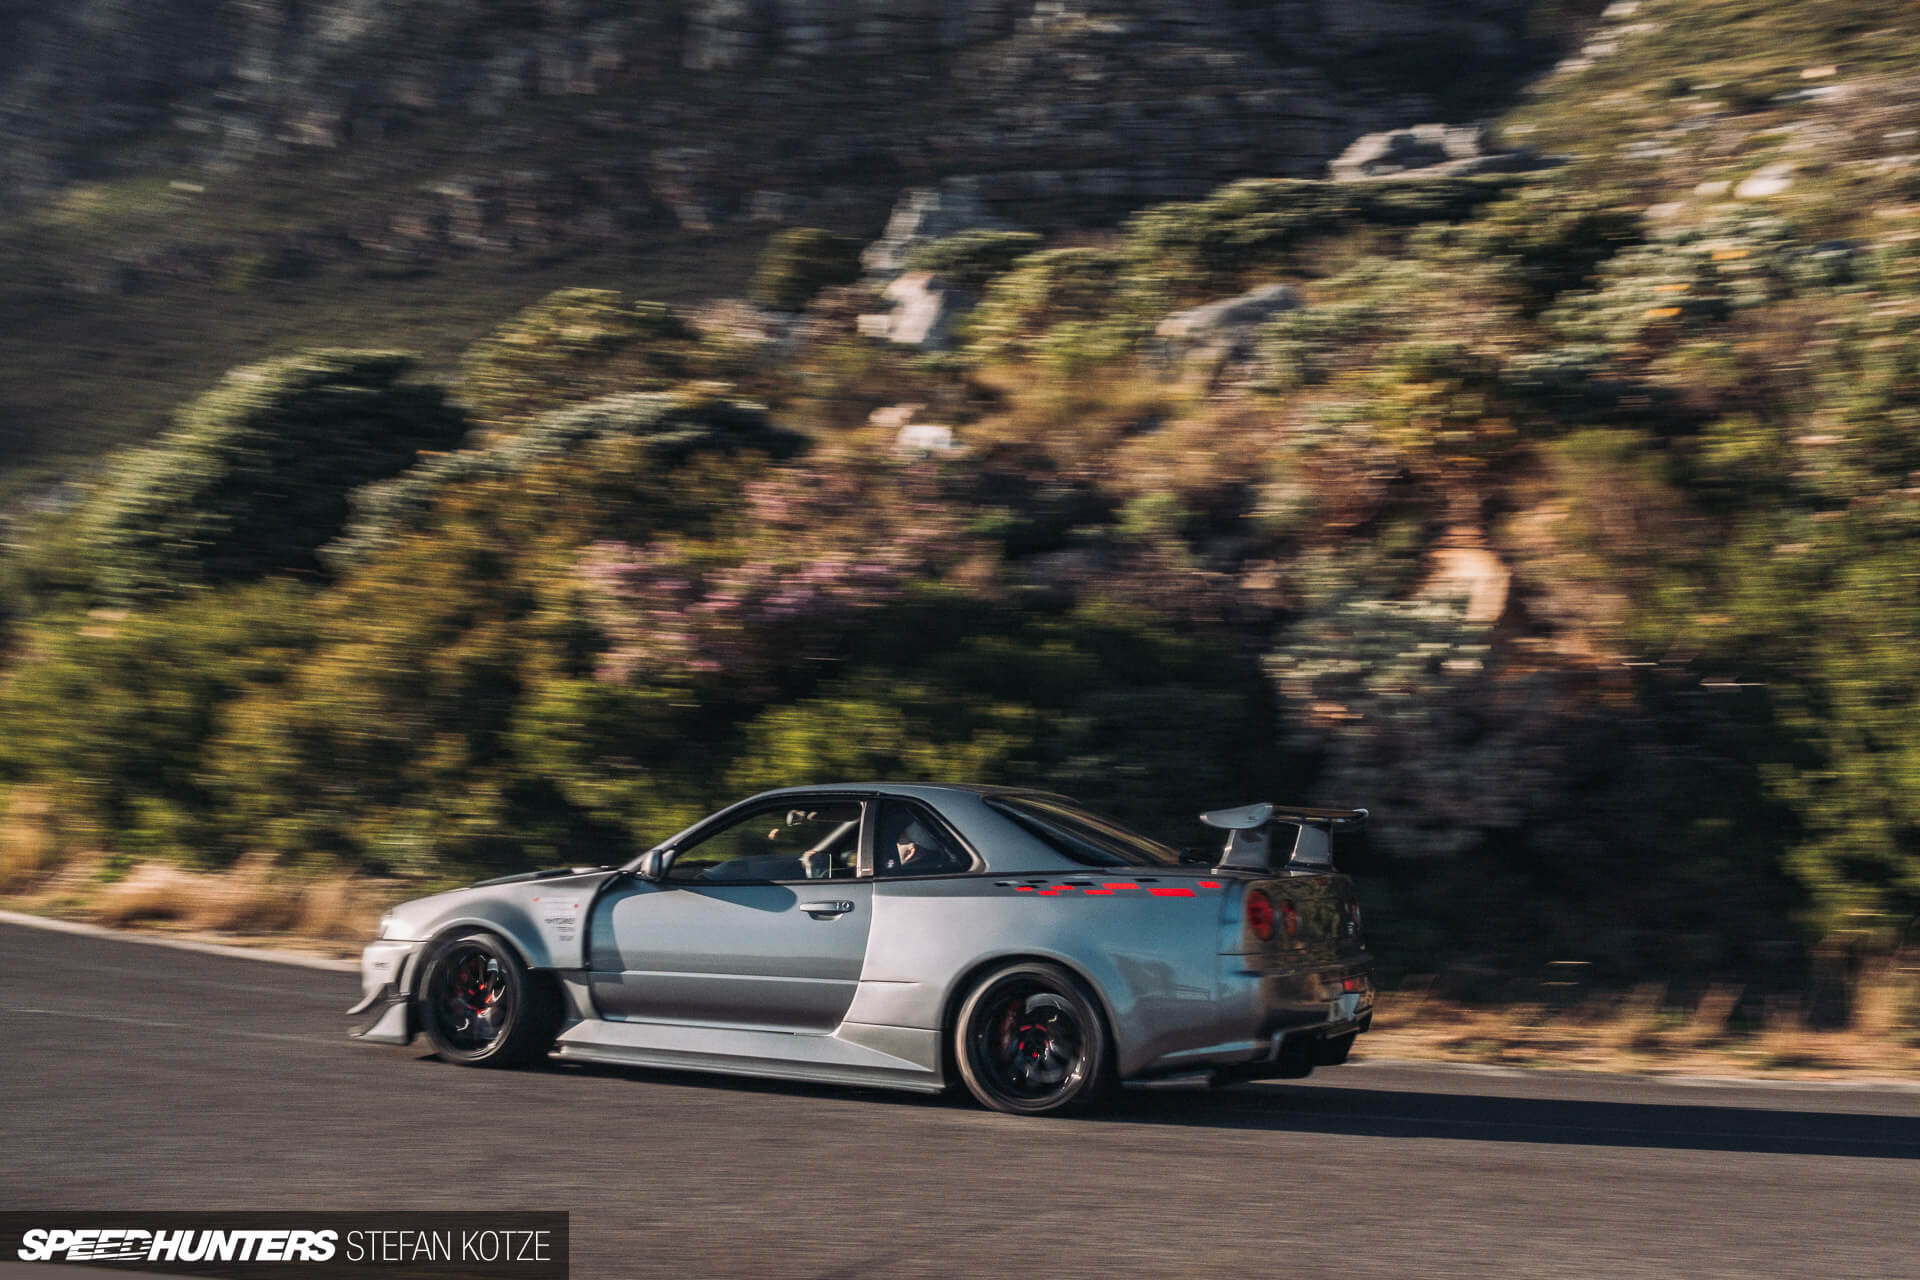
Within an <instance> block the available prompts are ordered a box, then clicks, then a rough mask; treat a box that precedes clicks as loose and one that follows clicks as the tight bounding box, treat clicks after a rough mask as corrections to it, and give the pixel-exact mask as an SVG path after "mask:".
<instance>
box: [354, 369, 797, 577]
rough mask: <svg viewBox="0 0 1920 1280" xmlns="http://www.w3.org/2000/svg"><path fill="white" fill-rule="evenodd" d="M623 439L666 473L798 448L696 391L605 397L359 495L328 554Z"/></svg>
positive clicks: (755, 413)
mask: <svg viewBox="0 0 1920 1280" xmlns="http://www.w3.org/2000/svg"><path fill="white" fill-rule="evenodd" d="M621 437H625V438H631V439H634V440H637V441H641V442H643V443H644V449H645V453H646V457H647V461H648V462H649V464H650V465H651V467H652V468H653V469H656V470H657V471H659V472H661V473H665V472H668V471H671V470H672V469H673V468H674V467H675V466H677V465H679V464H680V463H682V462H684V461H686V460H687V459H689V458H691V457H693V456H694V455H696V454H702V453H720V454H730V453H740V452H747V451H752V452H760V453H766V454H770V455H772V456H775V457H789V456H791V455H792V454H794V453H795V452H797V451H798V449H799V447H800V445H801V440H800V438H799V437H797V436H795V435H793V434H792V433H791V432H787V431H783V430H781V429H779V428H777V427H774V426H773V425H771V424H770V423H769V422H768V421H767V419H766V415H765V414H764V412H763V411H762V410H761V409H760V408H759V407H758V406H757V405H747V404H742V403H739V402H737V401H731V400H726V399H721V398H716V397H714V396H712V395H708V394H704V393H701V392H699V391H697V390H696V391H692V392H686V393H680V394H668V393H664V392H655V393H649V394H631V395H616V396H608V397H606V398H605V399H602V400H596V401H593V402H591V403H588V404H584V405H580V406H578V407H575V408H571V409H561V410H557V411H555V412H553V413H550V414H547V415H545V416H544V417H541V418H539V419H536V420H535V421H534V422H533V424H532V425H531V426H529V427H527V428H526V429H525V430H523V431H521V432H520V433H519V434H518V435H515V436H512V437H509V438H507V439H505V440H502V441H500V442H498V443H495V444H491V445H488V446H486V447H484V448H480V449H463V450H460V451H458V452H455V453H448V454H445V455H442V456H440V457H435V458H429V459H428V460H427V461H425V462H422V463H420V464H419V465H418V466H415V467H414V468H412V469H411V470H409V471H407V472H406V473H404V474H402V475H399V476H395V477H393V478H392V479H390V480H384V481H381V482H379V483H377V484H371V485H367V486H366V487H364V488H362V489H360V490H357V491H356V492H355V493H354V494H353V495H352V507H353V516H352V519H351V520H350V521H349V522H347V524H346V526H345V528H344V529H343V530H342V531H341V534H340V537H339V538H338V539H337V540H335V541H334V542H332V543H330V544H329V545H328V546H327V547H326V548H325V550H324V552H323V554H324V557H325V559H326V561H327V563H328V564H329V565H330V566H332V567H333V568H335V569H339V570H344V569H347V568H349V567H351V566H354V565H357V564H360V563H362V562H364V561H366V560H367V559H368V558H369V557H371V556H373V555H374V554H375V553H377V552H378V551H380V550H381V549H383V548H385V547H388V546H391V545H393V544H394V543H395V542H396V541H397V540H398V539H400V538H401V537H403V536H404V535H406V534H408V533H417V532H420V531H423V530H425V529H426V528H428V527H429V525H430V524H431V522H432V517H433V513H434V510H435V507H436V504H437V503H439V502H440V501H441V500H442V499H443V498H444V497H446V496H447V495H449V494H451V493H454V492H456V491H458V490H459V489H461V488H462V487H465V486H471V485H474V484H477V483H480V482H484V481H499V480H511V479H513V478H515V477H523V476H525V475H527V474H528V473H530V472H531V471H533V470H535V469H536V468H539V467H542V466H545V465H547V464H549V463H552V462H555V461H557V460H559V459H561V458H563V457H565V456H566V455H568V454H571V453H574V452H576V451H578V450H580V449H582V448H584V447H587V446H589V445H591V444H593V443H594V442H597V441H602V440H608V439H613V438H621Z"/></svg>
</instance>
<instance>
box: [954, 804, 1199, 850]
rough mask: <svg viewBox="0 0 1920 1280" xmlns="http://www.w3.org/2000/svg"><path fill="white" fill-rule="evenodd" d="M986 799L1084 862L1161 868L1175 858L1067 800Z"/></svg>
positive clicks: (1155, 842)
mask: <svg viewBox="0 0 1920 1280" xmlns="http://www.w3.org/2000/svg"><path fill="white" fill-rule="evenodd" d="M987 803H988V804H990V805H992V806H993V807H994V808H995V809H998V810H999V811H1000V812H1001V813H1003V814H1005V815H1006V816H1007V817H1009V818H1011V819H1013V820H1014V821H1015V822H1017V823H1019V824H1020V825H1021V826H1022V827H1024V828H1026V830H1027V831H1029V832H1031V833H1032V834H1033V835H1034V836H1035V837H1036V838H1037V839H1039V840H1042V841H1044V842H1045V843H1046V844H1047V845H1049V846H1050V847H1052V848H1053V849H1055V850H1056V851H1058V852H1059V853H1061V854H1064V855H1065V856H1066V857H1069V858H1072V859H1073V860H1074V861H1075V862H1080V863H1084V864H1086V865H1087V866H1090V867H1167V866H1174V865H1176V864H1178V863H1179V861H1180V852H1179V850H1177V849H1174V848H1171V847H1169V846H1167V845H1164V844H1161V843H1160V842H1159V841H1158V840H1154V839H1150V838H1149V837H1147V836H1143V835H1141V834H1140V833H1139V832H1138V831H1133V830H1129V829H1128V828H1126V827H1123V826H1121V825H1120V824H1119V823H1117V822H1115V821H1114V820H1113V819H1111V818H1103V817H1101V816H1100V815H1099V814H1097V813H1089V812H1088V811H1087V810H1085V809H1082V808H1081V807H1080V806H1079V805H1077V804H1074V803H1073V802H1072V801H1070V800H1056V799H1054V798H1052V797H1050V796H995V797H993V798H992V799H990V800H988V801H987Z"/></svg>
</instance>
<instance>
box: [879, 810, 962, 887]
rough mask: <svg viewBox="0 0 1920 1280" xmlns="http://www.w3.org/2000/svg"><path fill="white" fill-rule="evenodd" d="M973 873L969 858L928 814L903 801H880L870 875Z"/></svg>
mask: <svg viewBox="0 0 1920 1280" xmlns="http://www.w3.org/2000/svg"><path fill="white" fill-rule="evenodd" d="M971 870H973V855H972V854H970V853H968V852H967V850H966V847H965V846H964V845H962V844H961V843H960V841H959V840H958V839H956V838H955V836H954V834H953V833H952V832H951V831H949V830H948V829H947V825H946V824H945V823H944V822H941V821H940V820H939V819H938V818H936V817H934V816H933V814H932V813H931V812H929V811H928V810H926V809H923V808H922V807H921V806H919V805H917V804H911V803H909V802H907V801H905V800H882V801H881V802H880V809H879V813H878V815H877V817H876V819H875V822H874V844H873V874H875V875H876V876H950V875H953V874H955V873H956V872H961V871H971Z"/></svg>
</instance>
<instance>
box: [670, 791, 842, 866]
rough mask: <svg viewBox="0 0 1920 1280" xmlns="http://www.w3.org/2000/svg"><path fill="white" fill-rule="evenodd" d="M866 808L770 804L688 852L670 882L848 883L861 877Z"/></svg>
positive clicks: (688, 848) (682, 853)
mask: <svg viewBox="0 0 1920 1280" xmlns="http://www.w3.org/2000/svg"><path fill="white" fill-rule="evenodd" d="M860 808H861V807H860V804H859V802H857V801H852V800H835V801H828V802H824V803H822V802H817V801H816V802H812V803H804V802H803V803H795V802H794V801H792V800H787V801H783V802H781V803H779V804H773V805H765V806H762V807H760V808H757V809H754V810H752V811H750V812H749V813H747V814H746V815H744V816H742V817H740V818H736V819H735V820H733V821H732V822H729V823H728V824H727V825H726V826H724V827H722V828H721V829H720V830H718V831H714V832H711V833H709V834H707V835H704V836H702V837H700V839H699V840H698V841H697V842H695V843H693V844H690V845H687V846H686V847H685V848H683V849H681V851H680V854H679V856H678V857H676V858H675V859H674V860H673V865H672V867H670V868H669V869H668V871H667V879H668V880H697V881H715V880H721V881H726V880H733V881H738V880H807V879H821V880H825V879H846V878H848V877H851V876H856V875H858V874H859V867H860Z"/></svg>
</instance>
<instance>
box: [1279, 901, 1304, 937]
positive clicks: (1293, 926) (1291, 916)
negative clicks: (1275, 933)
mask: <svg viewBox="0 0 1920 1280" xmlns="http://www.w3.org/2000/svg"><path fill="white" fill-rule="evenodd" d="M1280 927H1281V928H1282V929H1285V930H1286V931H1287V937H1288V939H1289V940H1291V939H1293V938H1297V937H1299V936H1300V913H1299V912H1298V911H1295V910H1294V909H1293V899H1292V898H1282V899H1280Z"/></svg>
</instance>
